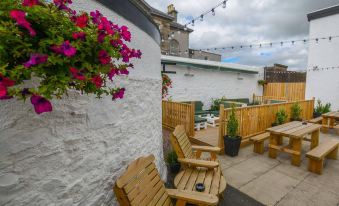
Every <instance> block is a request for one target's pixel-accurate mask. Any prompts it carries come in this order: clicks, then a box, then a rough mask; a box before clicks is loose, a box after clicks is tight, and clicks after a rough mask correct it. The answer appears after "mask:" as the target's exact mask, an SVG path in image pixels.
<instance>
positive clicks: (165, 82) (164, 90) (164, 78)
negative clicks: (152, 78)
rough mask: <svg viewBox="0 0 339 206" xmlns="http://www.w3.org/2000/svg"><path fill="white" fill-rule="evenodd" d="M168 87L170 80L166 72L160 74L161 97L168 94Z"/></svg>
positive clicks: (170, 85) (170, 84)
mask: <svg viewBox="0 0 339 206" xmlns="http://www.w3.org/2000/svg"><path fill="white" fill-rule="evenodd" d="M168 88H172V80H171V79H170V78H169V77H168V76H167V75H166V74H162V98H165V97H166V96H167V95H168Z"/></svg>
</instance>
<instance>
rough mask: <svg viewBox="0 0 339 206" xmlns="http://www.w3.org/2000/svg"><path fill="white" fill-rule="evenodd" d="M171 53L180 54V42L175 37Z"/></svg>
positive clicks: (171, 44)
mask: <svg viewBox="0 0 339 206" xmlns="http://www.w3.org/2000/svg"><path fill="white" fill-rule="evenodd" d="M169 49H170V55H176V56H178V55H179V42H178V41H177V40H175V39H172V40H171V41H170V48H169Z"/></svg>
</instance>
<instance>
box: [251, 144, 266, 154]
mask: <svg viewBox="0 0 339 206" xmlns="http://www.w3.org/2000/svg"><path fill="white" fill-rule="evenodd" d="M253 152H255V153H258V154H263V153H264V141H261V142H255V143H254V147H253Z"/></svg>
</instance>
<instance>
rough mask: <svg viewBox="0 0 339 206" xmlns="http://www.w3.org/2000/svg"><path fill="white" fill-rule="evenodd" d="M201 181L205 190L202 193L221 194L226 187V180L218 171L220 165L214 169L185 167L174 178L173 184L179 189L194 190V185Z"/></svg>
mask: <svg viewBox="0 0 339 206" xmlns="http://www.w3.org/2000/svg"><path fill="white" fill-rule="evenodd" d="M197 183H203V184H204V185H205V191H204V192H202V193H207V194H214V195H217V196H220V195H222V193H223V192H224V190H225V189H226V180H225V177H224V176H223V175H222V172H221V171H220V166H219V167H217V168H214V169H206V168H202V167H198V168H186V169H184V170H182V171H181V172H179V173H178V174H177V175H176V176H175V178H174V186H175V188H177V189H180V190H188V191H195V192H196V190H195V185H196V184H197Z"/></svg>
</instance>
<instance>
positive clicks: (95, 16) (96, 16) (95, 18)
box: [90, 10, 102, 24]
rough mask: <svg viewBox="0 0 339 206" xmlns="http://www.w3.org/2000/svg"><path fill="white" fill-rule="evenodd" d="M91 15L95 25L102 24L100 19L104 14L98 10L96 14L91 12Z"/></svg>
mask: <svg viewBox="0 0 339 206" xmlns="http://www.w3.org/2000/svg"><path fill="white" fill-rule="evenodd" d="M90 15H91V17H92V22H93V23H94V24H99V23H100V18H101V17H102V14H101V13H100V12H99V11H98V10H95V12H94V11H91V13H90Z"/></svg>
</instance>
